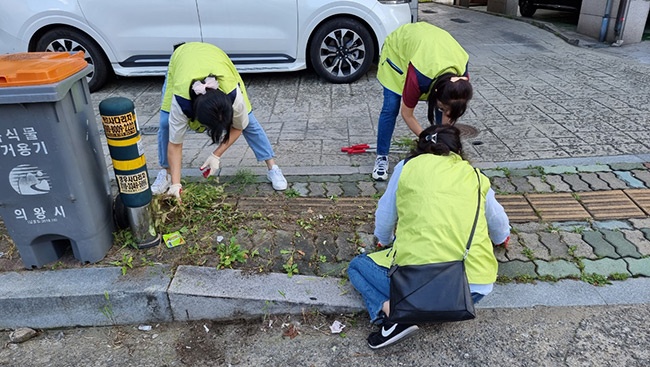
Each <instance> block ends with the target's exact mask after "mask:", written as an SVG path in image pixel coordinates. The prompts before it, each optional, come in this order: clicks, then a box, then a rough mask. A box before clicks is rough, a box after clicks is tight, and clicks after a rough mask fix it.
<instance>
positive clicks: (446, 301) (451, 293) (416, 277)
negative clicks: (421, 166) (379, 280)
mask: <svg viewBox="0 0 650 367" xmlns="http://www.w3.org/2000/svg"><path fill="white" fill-rule="evenodd" d="M474 172H475V173H476V177H477V178H478V204H477V206H476V215H475V216H474V224H473V225H472V231H471V232H470V235H469V239H468V240H467V245H466V246H465V253H464V255H463V258H462V259H461V260H456V261H448V262H443V263H435V264H424V265H404V266H399V265H393V266H392V267H391V269H390V271H389V273H388V276H390V315H389V317H388V321H389V322H393V323H405V324H418V323H427V322H443V321H463V320H471V319H473V318H475V317H476V311H475V309H474V302H473V301H472V296H471V294H470V291H469V283H468V281H467V274H466V273H465V258H466V257H467V254H468V253H469V248H470V246H471V245H472V238H474V231H475V229H476V223H477V221H478V215H479V209H480V206H481V179H480V177H479V175H478V171H477V170H476V169H474Z"/></svg>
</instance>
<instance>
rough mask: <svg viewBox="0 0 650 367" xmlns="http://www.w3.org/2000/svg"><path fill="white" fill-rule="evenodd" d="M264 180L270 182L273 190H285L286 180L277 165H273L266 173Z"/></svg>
mask: <svg viewBox="0 0 650 367" xmlns="http://www.w3.org/2000/svg"><path fill="white" fill-rule="evenodd" d="M266 178H267V179H268V180H269V181H271V184H273V189H274V190H277V191H282V190H286V189H287V179H286V178H284V176H283V175H282V171H280V167H278V165H277V164H274V165H273V167H271V169H270V170H269V171H268V172H267V173H266Z"/></svg>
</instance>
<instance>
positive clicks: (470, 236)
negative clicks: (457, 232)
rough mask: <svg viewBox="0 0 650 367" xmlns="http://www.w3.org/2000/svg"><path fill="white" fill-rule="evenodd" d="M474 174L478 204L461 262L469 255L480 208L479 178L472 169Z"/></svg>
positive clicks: (475, 170) (476, 171)
mask: <svg viewBox="0 0 650 367" xmlns="http://www.w3.org/2000/svg"><path fill="white" fill-rule="evenodd" d="M474 173H476V179H478V203H477V204H476V214H474V224H473V225H472V231H471V232H470V233H469V239H468V240H467V246H465V254H464V255H463V260H465V258H466V257H467V254H469V248H470V246H472V239H473V238H474V231H476V223H477V222H478V212H479V209H480V208H481V177H480V176H479V175H478V170H477V169H476V168H474Z"/></svg>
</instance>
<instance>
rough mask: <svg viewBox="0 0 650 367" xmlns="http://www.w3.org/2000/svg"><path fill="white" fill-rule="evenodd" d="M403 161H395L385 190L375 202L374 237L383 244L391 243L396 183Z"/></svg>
mask: <svg viewBox="0 0 650 367" xmlns="http://www.w3.org/2000/svg"><path fill="white" fill-rule="evenodd" d="M403 167H404V161H403V160H402V161H400V162H399V163H397V165H396V166H395V168H393V174H392V175H391V176H390V180H389V181H388V185H387V186H386V191H384V194H383V195H382V196H381V198H380V199H379V202H378V203H377V209H376V210H375V232H374V234H375V237H377V240H379V243H381V244H382V245H384V246H388V245H390V244H391V243H393V240H394V237H395V236H394V234H395V226H396V225H397V183H398V181H399V176H400V175H401V174H402V168H403Z"/></svg>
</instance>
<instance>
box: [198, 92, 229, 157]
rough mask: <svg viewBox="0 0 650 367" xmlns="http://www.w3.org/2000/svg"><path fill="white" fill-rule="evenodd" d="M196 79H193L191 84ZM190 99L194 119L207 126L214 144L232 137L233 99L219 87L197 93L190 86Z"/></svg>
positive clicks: (207, 131)
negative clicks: (203, 92)
mask: <svg viewBox="0 0 650 367" xmlns="http://www.w3.org/2000/svg"><path fill="white" fill-rule="evenodd" d="M194 82H196V80H192V83H190V85H192V84H194ZM190 99H191V100H192V109H193V111H194V116H191V117H193V118H194V120H196V121H198V122H199V123H200V124H201V125H203V126H205V128H206V133H207V134H208V135H209V136H210V138H211V139H212V143H213V144H220V143H222V142H224V141H227V140H228V139H229V138H230V127H231V126H232V115H233V111H232V101H231V100H230V97H228V95H226V94H225V93H224V92H222V91H221V90H219V89H210V88H207V89H206V91H205V94H196V93H195V92H194V90H193V89H192V87H190Z"/></svg>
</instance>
